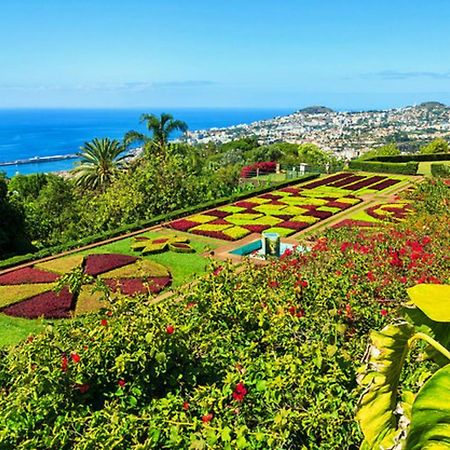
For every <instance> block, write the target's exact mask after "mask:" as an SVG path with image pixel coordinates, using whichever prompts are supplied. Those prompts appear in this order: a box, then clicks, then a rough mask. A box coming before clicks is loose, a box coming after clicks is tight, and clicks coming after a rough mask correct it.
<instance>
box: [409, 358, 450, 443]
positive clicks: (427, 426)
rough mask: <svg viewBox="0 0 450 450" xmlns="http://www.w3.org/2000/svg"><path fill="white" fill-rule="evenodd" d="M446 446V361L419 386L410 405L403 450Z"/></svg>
mask: <svg viewBox="0 0 450 450" xmlns="http://www.w3.org/2000/svg"><path fill="white" fill-rule="evenodd" d="M444 449H447V450H448V449H450V365H447V366H445V367H443V368H442V369H440V370H438V371H437V372H436V373H435V374H434V375H433V376H432V377H431V378H430V379H429V380H428V381H427V382H426V383H425V384H424V385H423V386H422V389H421V390H420V391H419V393H418V394H417V397H416V401H415V402H414V404H413V408H412V419H411V425H410V430H409V433H408V438H407V441H406V450H444Z"/></svg>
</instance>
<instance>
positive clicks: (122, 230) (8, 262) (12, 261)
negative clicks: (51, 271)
mask: <svg viewBox="0 0 450 450" xmlns="http://www.w3.org/2000/svg"><path fill="white" fill-rule="evenodd" d="M318 176H319V174H317V173H314V174H307V175H303V176H301V177H299V178H296V179H292V180H287V181H283V182H281V183H277V184H271V185H270V186H266V187H264V188H261V189H255V190H253V191H249V192H243V193H240V194H235V195H232V196H229V197H223V198H220V199H217V200H212V201H210V202H206V203H201V204H199V205H195V206H191V207H189V208H183V209H178V210H176V211H172V212H170V213H167V214H161V215H159V216H156V217H153V218H152V219H150V220H146V221H139V222H136V223H133V224H128V225H123V226H122V227H119V228H116V229H115V230H109V231H105V232H103V233H98V234H94V235H91V236H89V237H86V238H84V239H80V240H78V241H71V242H68V243H66V244H63V245H58V246H54V247H50V248H47V249H44V250H40V251H38V252H35V253H27V254H25V255H16V256H13V257H11V258H8V259H5V260H3V261H0V270H1V269H7V268H9V267H13V266H16V265H18V264H25V263H27V262H31V261H35V260H37V259H41V258H45V257H47V256H51V255H55V254H58V253H62V252H65V251H68V250H73V249H76V248H78V247H84V246H86V245H90V244H94V243H96V242H101V241H105V240H107V239H112V238H115V237H118V236H121V235H122V234H126V233H131V232H133V231H138V230H141V229H143V228H149V227H152V226H155V225H159V224H160V223H163V222H168V221H171V220H175V219H178V218H181V217H184V216H187V215H191V214H195V213H197V212H200V211H204V210H207V209H212V208H214V207H216V206H221V205H226V204H228V203H234V202H236V201H239V200H243V199H246V198H249V197H254V196H255V195H258V194H264V193H266V192H271V191H273V190H276V189H278V188H283V187H285V186H290V185H292V184H298V183H302V182H305V181H309V180H312V179H315V178H317V177H318Z"/></svg>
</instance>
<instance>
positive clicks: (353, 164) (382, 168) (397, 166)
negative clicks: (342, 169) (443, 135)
mask: <svg viewBox="0 0 450 450" xmlns="http://www.w3.org/2000/svg"><path fill="white" fill-rule="evenodd" d="M418 167H419V163H418V162H407V163H394V162H392V163H388V162H378V161H372V160H370V161H358V160H354V161H350V163H349V168H350V169H352V170H362V171H364V172H379V173H398V174H401V175H416V173H417V169H418Z"/></svg>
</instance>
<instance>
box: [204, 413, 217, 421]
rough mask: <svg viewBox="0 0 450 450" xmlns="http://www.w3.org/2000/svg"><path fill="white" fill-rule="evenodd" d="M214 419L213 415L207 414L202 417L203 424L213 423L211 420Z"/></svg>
mask: <svg viewBox="0 0 450 450" xmlns="http://www.w3.org/2000/svg"><path fill="white" fill-rule="evenodd" d="M213 417H214V416H213V413H208V414H205V415H204V416H202V422H203V423H208V422H211V420H212V418H213Z"/></svg>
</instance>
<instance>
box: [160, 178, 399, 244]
mask: <svg viewBox="0 0 450 450" xmlns="http://www.w3.org/2000/svg"><path fill="white" fill-rule="evenodd" d="M399 182H400V180H397V179H393V178H389V177H388V176H379V175H376V176H372V175H368V176H365V175H354V174H352V173H339V174H336V175H331V176H328V177H325V178H321V179H319V180H316V181H313V182H309V183H306V184H301V185H297V186H290V187H286V188H284V189H280V190H276V191H273V192H271V193H268V194H262V195H259V196H256V197H253V198H249V199H246V200H244V201H240V202H236V203H233V204H231V205H227V206H223V207H219V208H216V209H214V210H212V211H208V212H206V213H204V214H195V215H193V216H190V217H187V218H185V219H179V220H175V221H173V222H171V223H169V224H168V225H167V226H168V227H170V228H172V229H174V230H177V231H185V232H189V233H193V234H198V235H203V236H208V237H212V238H218V239H223V240H227V241H235V240H238V239H241V238H243V237H245V236H247V235H249V234H250V233H262V232H263V231H268V232H276V233H278V234H280V235H281V236H289V235H291V234H294V233H297V232H299V231H301V230H304V229H305V228H308V227H309V226H311V225H313V224H314V223H317V222H319V221H321V220H324V219H327V218H329V217H331V216H333V215H334V214H338V213H340V212H341V211H344V210H345V209H347V208H350V207H352V206H354V205H356V204H358V203H359V202H361V199H360V198H358V197H357V193H358V191H362V190H367V189H371V190H373V191H374V192H379V191H382V190H383V189H387V188H388V187H391V186H393V185H394V184H397V183H399Z"/></svg>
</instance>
